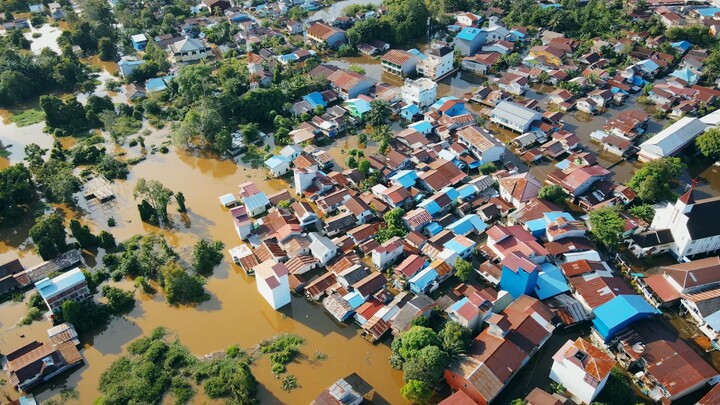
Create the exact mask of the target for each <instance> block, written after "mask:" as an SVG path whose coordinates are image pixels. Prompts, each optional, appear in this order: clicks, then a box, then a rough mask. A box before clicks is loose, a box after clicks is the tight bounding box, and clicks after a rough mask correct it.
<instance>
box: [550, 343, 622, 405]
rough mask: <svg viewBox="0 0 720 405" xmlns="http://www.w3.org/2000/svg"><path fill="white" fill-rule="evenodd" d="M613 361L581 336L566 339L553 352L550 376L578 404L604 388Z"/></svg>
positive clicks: (586, 400) (590, 400)
mask: <svg viewBox="0 0 720 405" xmlns="http://www.w3.org/2000/svg"><path fill="white" fill-rule="evenodd" d="M615 364H617V362H616V361H615V359H613V358H612V357H610V356H609V355H608V354H607V353H605V352H604V351H602V350H601V349H599V348H597V347H595V346H594V345H593V344H592V343H590V342H588V341H587V340H585V339H583V338H577V339H576V340H575V341H572V340H568V341H567V342H565V344H564V345H563V346H562V347H561V348H560V350H558V351H557V352H556V353H555V354H554V355H553V364H552V368H551V369H550V379H552V380H553V381H555V382H556V383H558V384H562V386H563V387H565V389H567V391H568V392H569V393H570V394H572V396H573V398H575V399H577V400H578V401H577V402H580V403H586V404H589V403H592V402H593V400H594V399H595V397H597V395H598V394H599V393H600V391H602V389H603V388H605V383H607V380H608V377H610V371H611V370H612V369H613V367H615Z"/></svg>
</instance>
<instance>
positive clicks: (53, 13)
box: [48, 2, 65, 20]
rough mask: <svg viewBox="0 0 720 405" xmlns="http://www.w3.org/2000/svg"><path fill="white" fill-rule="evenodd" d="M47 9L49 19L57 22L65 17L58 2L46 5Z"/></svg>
mask: <svg viewBox="0 0 720 405" xmlns="http://www.w3.org/2000/svg"><path fill="white" fill-rule="evenodd" d="M48 9H49V10H50V17H52V18H53V19H54V20H59V19H61V18H64V17H65V13H64V12H63V11H62V6H61V5H60V3H58V2H53V3H48Z"/></svg>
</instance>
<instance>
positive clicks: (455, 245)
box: [438, 235, 477, 267]
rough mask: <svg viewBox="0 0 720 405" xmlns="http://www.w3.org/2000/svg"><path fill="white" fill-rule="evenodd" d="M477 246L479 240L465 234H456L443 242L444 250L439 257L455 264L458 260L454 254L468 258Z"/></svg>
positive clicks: (452, 264) (451, 264) (450, 263)
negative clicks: (469, 237)
mask: <svg viewBox="0 0 720 405" xmlns="http://www.w3.org/2000/svg"><path fill="white" fill-rule="evenodd" d="M475 246H477V242H475V241H474V240H472V239H468V238H466V237H465V236H463V235H455V237H453V238H452V239H450V240H449V241H447V242H445V243H444V244H443V251H442V252H440V255H438V258H441V259H443V260H444V261H445V262H446V263H447V264H449V265H450V266H453V267H454V266H455V261H456V260H457V258H456V257H454V255H457V256H458V257H460V258H463V259H467V258H468V257H469V256H470V255H471V254H472V253H473V250H474V249H475Z"/></svg>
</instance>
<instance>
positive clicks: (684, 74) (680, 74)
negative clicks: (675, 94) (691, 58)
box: [670, 68, 698, 84]
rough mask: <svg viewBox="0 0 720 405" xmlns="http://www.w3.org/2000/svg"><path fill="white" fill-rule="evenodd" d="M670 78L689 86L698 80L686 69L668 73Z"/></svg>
mask: <svg viewBox="0 0 720 405" xmlns="http://www.w3.org/2000/svg"><path fill="white" fill-rule="evenodd" d="M670 76H673V77H677V78H678V79H680V80H684V81H686V82H688V83H690V84H695V82H697V80H698V75H697V74H696V73H695V72H693V71H692V70H690V69H688V68H684V69H678V70H676V71H674V72H672V73H670Z"/></svg>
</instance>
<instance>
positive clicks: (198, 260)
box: [192, 239, 225, 275]
mask: <svg viewBox="0 0 720 405" xmlns="http://www.w3.org/2000/svg"><path fill="white" fill-rule="evenodd" d="M224 247H225V244H223V243H222V242H221V241H219V240H216V241H215V242H212V243H210V242H208V241H206V240H205V239H200V240H199V241H198V242H197V243H196V244H195V247H194V248H193V260H192V266H193V268H194V269H195V271H196V272H198V274H203V275H208V274H211V273H212V271H213V268H215V266H217V265H218V264H220V263H221V262H222V258H223V254H222V250H223V248H224Z"/></svg>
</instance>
